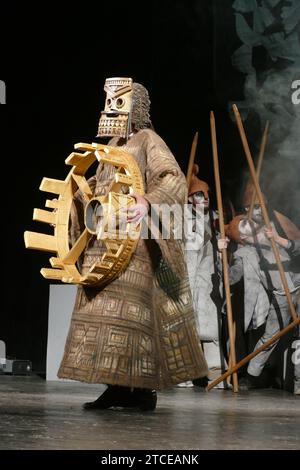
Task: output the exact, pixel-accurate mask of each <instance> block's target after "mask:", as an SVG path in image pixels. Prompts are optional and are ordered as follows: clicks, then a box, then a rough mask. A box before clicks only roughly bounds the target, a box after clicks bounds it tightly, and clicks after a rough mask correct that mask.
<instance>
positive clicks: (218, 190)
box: [210, 111, 238, 392]
mask: <svg viewBox="0 0 300 470" xmlns="http://www.w3.org/2000/svg"><path fill="white" fill-rule="evenodd" d="M210 130H211V141H212V152H213V161H214V174H215V184H216V195H217V203H218V211H219V225H220V233H221V238H223V239H224V238H225V224H224V212H223V202H222V192H221V182H220V169H219V160H218V147H217V135H216V124H215V117H214V113H213V111H211V113H210ZM222 263H223V277H224V287H225V295H226V303H227V321H228V331H229V342H230V350H229V355H230V363H231V366H232V367H235V365H236V354H235V341H234V328H233V315H232V304H231V293H230V283H229V273H228V258H227V249H226V248H224V249H223V250H222ZM233 391H234V392H237V391H238V378H237V373H234V374H233Z"/></svg>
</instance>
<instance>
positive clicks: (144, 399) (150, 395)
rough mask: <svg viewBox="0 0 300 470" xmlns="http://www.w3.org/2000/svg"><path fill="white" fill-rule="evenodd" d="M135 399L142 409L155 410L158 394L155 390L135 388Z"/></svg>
mask: <svg viewBox="0 0 300 470" xmlns="http://www.w3.org/2000/svg"><path fill="white" fill-rule="evenodd" d="M133 399H134V402H135V404H136V406H137V407H138V408H139V409H140V410H141V411H154V410H155V408H156V403H157V394H156V391H155V390H150V389H149V388H135V389H134V390H133Z"/></svg>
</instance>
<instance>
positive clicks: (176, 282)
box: [58, 129, 207, 389]
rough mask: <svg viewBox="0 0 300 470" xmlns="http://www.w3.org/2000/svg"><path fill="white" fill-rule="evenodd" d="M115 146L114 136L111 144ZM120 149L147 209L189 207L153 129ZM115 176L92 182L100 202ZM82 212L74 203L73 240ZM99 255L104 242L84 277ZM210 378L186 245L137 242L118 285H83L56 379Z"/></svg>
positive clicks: (150, 383)
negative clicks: (140, 180) (131, 162)
mask: <svg viewBox="0 0 300 470" xmlns="http://www.w3.org/2000/svg"><path fill="white" fill-rule="evenodd" d="M118 143H119V142H118V139H117V138H113V139H112V140H111V141H110V143H109V145H115V146H116V145H118ZM120 148H122V149H123V150H125V151H126V152H128V153H130V154H131V155H133V156H134V157H135V159H136V161H137V163H138V165H139V167H140V170H141V173H142V175H143V177H144V183H145V188H146V189H145V193H146V194H145V198H146V199H147V200H148V202H149V203H150V204H160V203H165V204H170V205H172V204H176V203H177V204H181V205H182V204H184V203H185V201H186V183H185V177H184V175H183V174H182V172H181V170H180V168H179V166H178V164H177V162H176V160H175V159H174V157H173V155H172V153H171V152H170V150H169V148H168V147H167V146H166V144H165V143H164V141H163V140H162V139H161V138H160V137H159V136H158V135H157V134H156V133H155V132H154V131H152V130H150V129H144V130H140V131H138V132H137V133H136V134H134V135H133V136H132V137H131V138H130V139H129V140H128V141H127V143H126V144H124V145H122V146H120ZM114 172H115V169H114V168H113V167H112V166H111V165H103V164H101V163H100V164H99V167H98V169H97V173H96V176H95V177H94V178H92V179H91V181H90V186H91V188H92V190H93V192H94V195H95V196H99V195H103V194H105V193H106V191H107V188H108V186H109V184H110V182H111V180H112V178H113V175H114ZM80 214H81V216H82V206H81V204H80V201H78V200H77V201H76V210H75V211H74V214H73V218H72V219H73V220H72V227H73V228H72V231H73V236H74V238H76V236H78V234H79V232H80V222H81V217H80ZM76 231H77V232H78V233H76ZM102 253H103V247H102V246H101V242H100V241H97V240H96V239H95V238H93V239H92V241H91V242H90V243H89V246H88V247H87V249H86V250H85V254H84V259H83V272H84V270H85V269H87V268H88V267H90V266H91V265H92V263H93V262H94V261H95V260H96V259H98V258H99V256H101V254H102ZM205 375H207V365H206V361H205V359H204V356H203V352H202V349H201V346H200V342H199V337H198V333H197V329H196V322H195V314H194V310H193V304H192V297H191V291H190V287H189V281H188V275H187V269H186V263H185V258H184V249H183V241H182V240H176V239H175V238H174V237H173V239H170V240H163V239H159V240H151V239H148V240H144V239H140V240H139V242H138V246H137V249H136V251H135V253H134V254H133V256H132V258H131V260H130V263H129V265H128V267H127V268H126V269H125V271H123V273H122V274H121V275H120V276H119V277H118V278H117V279H116V280H114V281H112V282H111V283H110V284H109V285H107V286H106V287H104V288H97V287H90V288H87V287H82V286H79V287H78V293H77V298H76V303H75V307H74V311H73V315H72V320H71V325H70V330H69V334H68V338H67V342H66V345H65V352H64V356H63V359H62V363H61V366H60V369H59V373H58V376H59V377H61V378H68V379H74V380H80V381H83V382H89V383H107V384H117V385H124V386H130V387H142V388H154V389H160V388H164V387H168V386H171V385H174V384H177V383H181V382H183V381H186V380H190V379H194V378H198V377H203V376H205Z"/></svg>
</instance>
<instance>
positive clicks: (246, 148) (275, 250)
mask: <svg viewBox="0 0 300 470" xmlns="http://www.w3.org/2000/svg"><path fill="white" fill-rule="evenodd" d="M233 112H234V114H235V117H236V122H237V125H238V129H239V132H240V136H241V140H242V143H243V147H244V151H245V155H246V158H247V160H248V165H249V169H250V173H251V176H252V181H253V184H254V186H255V189H256V193H257V196H258V200H259V203H260V206H261V210H262V215H263V218H264V221H265V224H266V227H267V228H268V229H269V230H272V225H271V222H270V218H269V214H268V211H267V208H266V204H265V201H264V198H263V195H262V192H261V189H260V186H259V183H258V179H257V176H256V171H255V167H254V163H253V159H252V156H251V152H250V148H249V145H248V141H247V137H246V134H245V130H244V126H243V123H242V119H241V116H240V113H239V110H238V108H237V106H236V105H235V104H234V105H233ZM270 241H271V245H272V249H273V253H274V256H275V260H276V263H277V267H278V270H279V274H280V277H281V281H282V284H283V287H284V291H285V295H286V297H287V301H288V305H289V308H290V311H291V315H292V317H293V320H296V319H297V318H298V315H297V313H296V310H295V307H294V304H293V301H292V297H291V294H290V291H289V286H288V283H287V280H286V276H285V272H284V269H283V266H282V262H281V259H280V255H279V251H278V248H277V245H276V242H275V240H274V239H273V238H271V239H270Z"/></svg>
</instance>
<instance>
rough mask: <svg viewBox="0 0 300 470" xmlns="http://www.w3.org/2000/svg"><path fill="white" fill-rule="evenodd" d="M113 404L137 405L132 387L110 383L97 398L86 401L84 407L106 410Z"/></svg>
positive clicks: (86, 408)
mask: <svg viewBox="0 0 300 470" xmlns="http://www.w3.org/2000/svg"><path fill="white" fill-rule="evenodd" d="M112 406H123V407H130V406H135V405H134V402H133V397H132V392H131V391H130V388H128V387H121V386H118V385H108V387H107V389H106V390H105V392H103V393H102V395H100V397H99V398H97V400H95V401H92V402H87V403H84V405H83V408H84V409H85V410H106V409H108V408H111V407H112Z"/></svg>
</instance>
